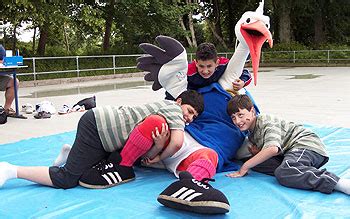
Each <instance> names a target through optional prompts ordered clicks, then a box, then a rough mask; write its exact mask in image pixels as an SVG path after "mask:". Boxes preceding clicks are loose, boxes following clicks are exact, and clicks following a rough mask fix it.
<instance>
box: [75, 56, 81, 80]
mask: <svg viewBox="0 0 350 219" xmlns="http://www.w3.org/2000/svg"><path fill="white" fill-rule="evenodd" d="M75 60H76V63H77V78H79V76H80V75H79V56H76V57H75Z"/></svg>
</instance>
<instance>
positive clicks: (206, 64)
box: [187, 43, 252, 91]
mask: <svg viewBox="0 0 350 219" xmlns="http://www.w3.org/2000/svg"><path fill="white" fill-rule="evenodd" d="M229 61H230V60H229V59H228V58H225V57H218V54H217V51H216V48H215V46H214V44H212V43H201V44H200V45H199V46H198V47H197V51H196V59H195V60H193V62H191V63H189V64H188V72H187V81H188V89H194V90H196V89H198V88H202V87H205V86H208V85H210V84H212V83H214V82H218V81H219V79H220V78H221V76H222V75H223V74H224V72H225V70H226V68H227V64H228V62H229ZM251 79H252V78H251V75H250V73H249V71H248V70H247V69H243V71H242V75H240V77H239V78H237V79H236V80H235V81H232V86H233V89H234V90H235V91H238V90H240V89H242V88H243V87H245V86H247V85H249V83H250V82H251Z"/></svg>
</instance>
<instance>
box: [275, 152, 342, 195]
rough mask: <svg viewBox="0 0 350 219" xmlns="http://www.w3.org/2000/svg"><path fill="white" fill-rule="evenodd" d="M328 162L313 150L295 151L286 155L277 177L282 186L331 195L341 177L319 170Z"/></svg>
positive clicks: (278, 169)
mask: <svg viewBox="0 0 350 219" xmlns="http://www.w3.org/2000/svg"><path fill="white" fill-rule="evenodd" d="M327 161H328V158H326V157H324V156H322V155H320V154H318V153H316V152H313V151H311V150H307V149H293V150H291V151H288V152H287V153H286V154H285V156H284V160H283V162H282V164H281V165H280V166H279V167H278V168H277V169H276V170H275V176H276V178H277V180H278V181H279V183H280V184H281V185H284V186H287V187H292V188H299V189H311V190H316V191H320V192H322V193H327V194H329V193H331V192H332V191H333V190H334V188H335V186H336V184H337V182H338V180H339V177H338V176H336V175H335V174H333V173H331V172H328V171H327V170H326V169H322V170H319V169H318V168H320V167H321V166H322V165H323V164H325V163H326V162H327Z"/></svg>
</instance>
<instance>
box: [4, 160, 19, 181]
mask: <svg viewBox="0 0 350 219" xmlns="http://www.w3.org/2000/svg"><path fill="white" fill-rule="evenodd" d="M14 178H17V166H15V165H12V164H9V163H7V162H0V187H2V185H4V184H5V182H6V181H7V180H9V179H14Z"/></svg>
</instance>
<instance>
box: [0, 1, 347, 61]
mask: <svg viewBox="0 0 350 219" xmlns="http://www.w3.org/2000/svg"><path fill="white" fill-rule="evenodd" d="M258 4H259V0H244V1H243V0H235V1H232V0H104V1H93V0H80V1H47V0H27V1H10V0H3V1H1V3H0V7H1V9H0V13H1V20H2V21H3V23H4V24H5V26H6V28H5V37H4V39H2V43H5V45H6V47H9V48H16V47H22V48H25V49H24V51H26V52H27V54H26V55H28V56H32V55H38V56H43V55H48V56H53V55H59V56H62V55H83V54H116V53H118V54H123V53H124V54H127V53H128V54H130V53H137V52H140V50H139V49H138V44H139V43H141V42H151V43H153V42H154V38H155V37H156V36H158V35H160V34H163V35H169V36H172V37H175V38H176V39H178V40H179V41H181V42H182V43H183V44H184V45H185V46H187V47H196V45H197V44H199V43H201V42H204V41H211V42H213V43H215V44H216V45H217V46H218V48H224V49H225V50H227V49H228V48H232V47H233V46H234V45H235V34H234V26H235V24H236V22H237V20H238V19H239V18H240V17H241V15H242V14H243V13H244V12H245V11H248V10H255V9H256V8H257V6H258ZM265 14H267V15H269V16H270V18H271V31H272V33H273V35H274V39H275V42H276V44H277V46H276V47H277V48H278V44H279V43H280V44H281V46H280V48H282V47H288V44H289V45H291V46H293V45H301V47H309V48H319V47H325V45H326V44H332V45H334V44H342V45H345V46H349V36H350V1H349V0H309V1H305V0H294V1H281V0H265ZM25 24H26V25H27V28H30V29H35V30H36V33H37V34H36V35H33V39H32V42H31V44H24V43H22V42H19V45H17V43H18V40H17V36H18V34H20V33H19V31H18V30H19V27H21V26H24V25H25ZM30 45H31V46H30ZM282 45H283V46H282Z"/></svg>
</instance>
